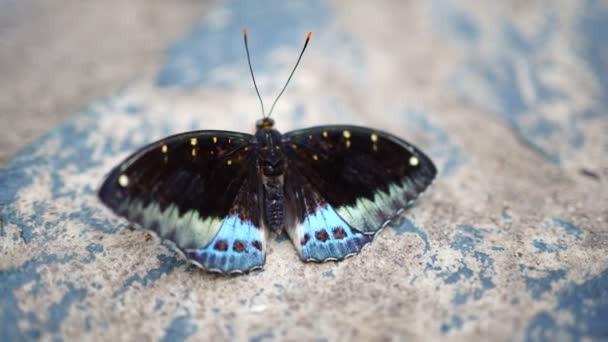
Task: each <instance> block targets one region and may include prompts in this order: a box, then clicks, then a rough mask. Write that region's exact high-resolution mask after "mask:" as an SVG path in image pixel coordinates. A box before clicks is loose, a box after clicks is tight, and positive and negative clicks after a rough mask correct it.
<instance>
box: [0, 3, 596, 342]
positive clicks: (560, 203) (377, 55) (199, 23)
mask: <svg viewBox="0 0 608 342" xmlns="http://www.w3.org/2000/svg"><path fill="white" fill-rule="evenodd" d="M242 25H248V27H249V28H250V35H251V41H250V42H251V44H252V47H255V48H254V50H253V51H254V53H253V58H254V64H255V67H256V70H257V72H258V75H259V81H260V88H261V90H262V93H263V94H264V95H265V99H266V101H269V98H270V97H271V95H269V94H274V93H276V92H277V90H278V89H280V86H281V85H282V82H283V80H284V78H285V75H287V73H288V71H289V68H290V66H291V65H292V63H293V59H294V56H296V54H297V52H298V50H299V47H300V43H301V40H299V39H301V38H303V37H304V36H305V33H306V32H307V31H309V30H312V31H314V32H315V34H314V36H313V41H312V43H311V46H310V48H309V51H308V52H307V54H306V58H305V59H304V62H303V63H302V66H301V68H300V69H299V70H298V73H297V74H296V77H295V78H294V81H293V84H291V86H290V88H289V90H288V92H287V93H286V95H285V97H284V98H283V99H282V101H281V103H280V105H279V106H278V107H277V111H276V113H277V114H276V116H275V118H276V119H277V125H278V128H279V129H281V130H283V131H287V130H290V129H294V128H300V127H306V126H311V125H318V124H323V123H348V124H358V125H366V126H373V127H377V128H379V129H383V130H387V131H390V132H393V133H395V134H398V135H400V136H403V137H404V138H406V139H407V140H408V141H410V142H412V143H414V144H416V145H417V146H419V147H420V148H421V149H422V150H424V151H425V152H427V153H428V154H429V155H430V156H431V157H432V158H433V160H434V161H435V162H436V164H437V166H438V168H439V170H440V175H439V177H438V179H437V180H436V182H435V184H434V185H433V187H432V189H431V190H430V191H428V192H427V193H426V194H425V195H424V197H423V198H422V199H421V201H419V203H418V205H417V206H415V207H414V208H412V209H411V210H409V211H407V212H406V213H404V214H403V215H402V216H401V217H399V218H398V219H397V220H395V222H393V223H392V224H391V225H389V227H387V229H385V231H383V232H382V233H381V234H380V235H379V236H378V237H377V238H376V239H375V241H374V242H373V243H372V244H371V245H369V246H368V248H366V249H365V250H364V251H363V252H362V253H361V254H360V255H357V256H355V257H353V258H350V259H348V260H346V261H343V262H339V263H325V264H307V263H303V262H301V261H300V260H299V259H298V257H297V255H296V253H295V251H294V249H293V247H292V246H291V244H290V243H289V241H286V240H285V239H283V238H281V237H271V238H270V239H269V240H270V241H269V243H268V246H269V248H268V255H267V260H266V265H265V268H264V270H262V271H257V272H252V273H250V274H248V275H244V276H231V277H225V276H218V275H214V274H208V273H205V272H203V271H201V270H198V269H196V268H195V267H192V266H190V265H188V264H187V263H186V262H185V261H184V260H183V259H182V258H181V257H179V255H177V254H176V253H175V252H174V251H173V250H172V249H171V248H169V246H168V245H167V244H165V243H162V242H160V241H159V240H158V239H155V238H152V239H150V238H148V237H147V236H146V234H145V233H144V232H141V231H131V230H129V229H127V225H126V223H125V222H124V220H121V219H119V218H117V217H115V216H114V215H113V214H112V213H110V212H109V211H108V210H106V209H105V208H103V207H102V206H101V205H100V203H99V202H98V200H97V199H96V197H95V193H94V190H95V189H96V188H97V187H98V186H99V184H100V182H101V180H102V179H103V176H104V175H105V174H106V173H107V172H108V171H109V170H110V169H111V168H112V167H113V166H114V165H116V163H118V162H119V161H120V160H121V159H122V158H124V157H125V156H126V155H127V154H129V153H130V152H132V151H133V150H134V149H136V148H137V147H140V146H142V145H143V144H146V143H149V142H151V141H154V140H156V139H159V138H162V137H164V136H166V135H168V134H171V133H176V132H181V131H186V130H191V129H201V128H204V129H228V130H236V131H251V130H252V128H253V127H252V126H253V122H254V120H255V119H256V117H255V113H257V107H256V106H257V102H256V101H257V100H256V99H255V97H254V95H253V92H252V89H251V86H250V84H251V83H250V79H249V75H248V73H247V72H248V69H247V68H246V66H245V65H244V57H243V51H242V46H241V40H240V39H241V37H240V27H241V26H242ZM605 32H608V4H606V3H604V2H600V1H585V2H573V1H526V2H521V1H503V2H498V3H489V2H485V1H464V2H463V1H452V0H435V1H411V2H391V1H387V2H373V3H372V2H342V1H328V2H326V1H311V2H307V3H306V5H302V4H294V3H291V2H290V3H287V2H282V1H273V0H264V1H261V2H259V3H258V2H255V4H254V3H253V2H247V3H245V2H233V1H227V2H223V3H218V4H200V3H197V2H193V1H185V0H184V1H176V2H171V3H168V2H163V1H143V0H142V1H131V2H128V3H126V2H120V1H104V2H95V3H93V2H86V3H84V2H79V1H61V2H44V1H19V2H16V1H15V2H13V1H9V2H0V44H2V48H1V49H0V70H1V74H2V77H0V130H1V134H0V164H1V165H3V169H0V340H2V341H4V340H7V341H8V340H26V339H36V338H42V339H44V340H61V339H65V340H81V339H90V340H109V339H112V340H114V339H116V340H158V339H161V338H165V340H170V341H179V340H188V339H190V340H205V339H209V340H245V339H249V340H251V341H266V340H296V339H298V340H331V341H334V340H337V341H339V340H354V339H358V340H389V339H399V338H400V339H402V340H409V339H414V340H442V339H445V338H450V339H454V340H497V341H507V340H530V341H553V340H559V341H577V340H586V339H589V340H608V325H607V324H606V322H607V321H608V290H607V289H608V195H607V193H608V157H607V155H608V135H607V134H606V132H608V115H607V111H606V108H608V82H607V81H606V78H605V77H602V75H606V74H607V70H608V57H607V56H608V35H606V34H605ZM80 109H83V110H82V111H81V112H78V113H76V114H74V115H72V116H70V119H69V120H68V121H66V122H63V123H61V124H59V121H61V120H62V119H63V118H66V117H68V116H69V115H71V114H73V113H75V112H77V111H78V110H80ZM54 127H55V128H54ZM46 132H49V133H48V134H46V135H44V136H43V137H41V138H39V139H35V138H36V137H38V136H40V135H41V134H43V133H46ZM34 140H35V141H34ZM32 141H34V142H33V143H32ZM24 147H26V149H25V150H23V151H22V152H21V153H17V151H18V150H20V149H22V148H24ZM13 157H14V158H13Z"/></svg>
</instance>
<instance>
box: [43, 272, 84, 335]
mask: <svg viewBox="0 0 608 342" xmlns="http://www.w3.org/2000/svg"><path fill="white" fill-rule="evenodd" d="M67 287H68V291H67V292H66V293H65V294H64V295H63V298H61V301H60V302H59V303H55V304H53V305H51V306H50V307H49V310H48V322H47V324H46V330H47V331H49V332H51V333H54V334H59V333H60V328H61V323H62V322H63V321H64V320H65V318H66V317H67V316H68V314H69V310H70V308H71V307H72V305H73V304H74V303H78V302H82V301H83V300H84V299H85V297H86V295H87V290H86V289H84V288H77V287H75V286H74V284H71V283H68V284H67ZM57 337H59V336H57Z"/></svg>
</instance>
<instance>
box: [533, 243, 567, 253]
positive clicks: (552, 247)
mask: <svg viewBox="0 0 608 342" xmlns="http://www.w3.org/2000/svg"><path fill="white" fill-rule="evenodd" d="M532 245H533V246H534V247H535V248H536V249H537V253H557V252H559V251H563V250H565V249H566V247H564V246H562V245H559V244H556V243H547V242H544V241H542V240H533V241H532Z"/></svg>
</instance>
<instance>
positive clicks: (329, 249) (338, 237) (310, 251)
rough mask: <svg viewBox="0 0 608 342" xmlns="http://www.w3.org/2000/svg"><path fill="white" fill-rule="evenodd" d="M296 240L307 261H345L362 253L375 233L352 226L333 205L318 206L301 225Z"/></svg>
mask: <svg viewBox="0 0 608 342" xmlns="http://www.w3.org/2000/svg"><path fill="white" fill-rule="evenodd" d="M295 229H296V231H297V232H296V233H297V234H294V235H296V236H299V241H293V242H294V244H295V245H296V246H297V247H298V250H299V251H300V255H301V257H302V259H304V260H311V261H326V260H342V259H344V258H346V257H348V256H351V255H353V254H356V253H358V252H359V251H360V250H361V249H362V248H363V246H365V245H366V244H368V243H369V242H370V241H371V240H372V238H373V236H370V235H365V234H362V233H360V232H358V231H356V230H353V229H351V228H350V226H349V225H348V224H347V223H346V222H344V220H342V218H341V217H340V216H338V214H337V213H336V211H335V210H334V208H333V207H332V206H331V205H329V204H323V205H321V206H318V207H317V208H316V210H315V211H314V213H312V214H309V215H307V216H306V218H305V219H304V222H302V223H301V224H297V225H296V227H295Z"/></svg>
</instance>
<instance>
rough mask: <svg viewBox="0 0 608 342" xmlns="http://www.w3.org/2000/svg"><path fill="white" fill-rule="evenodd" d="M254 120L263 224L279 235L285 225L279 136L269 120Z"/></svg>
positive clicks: (282, 158) (282, 155) (283, 159)
mask: <svg viewBox="0 0 608 342" xmlns="http://www.w3.org/2000/svg"><path fill="white" fill-rule="evenodd" d="M260 121H262V122H258V125H257V126H258V127H257V128H258V130H257V132H256V134H255V137H256V140H257V146H258V160H257V167H258V174H259V175H260V178H261V184H262V189H261V191H262V198H263V212H264V223H265V224H266V226H267V227H268V228H270V229H271V230H272V231H274V232H275V233H277V234H280V233H281V232H282V231H283V229H284V227H285V191H284V170H285V155H284V154H283V151H282V142H281V141H282V136H281V133H279V131H277V130H276V129H273V128H272V124H273V122H272V121H271V119H263V120H260Z"/></svg>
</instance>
